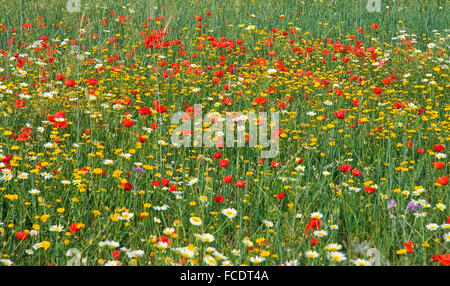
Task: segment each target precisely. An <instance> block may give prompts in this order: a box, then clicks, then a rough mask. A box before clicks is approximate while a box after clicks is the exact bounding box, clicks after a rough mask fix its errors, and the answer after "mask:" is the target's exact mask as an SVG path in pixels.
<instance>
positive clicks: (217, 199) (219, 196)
mask: <svg viewBox="0 0 450 286" xmlns="http://www.w3.org/2000/svg"><path fill="white" fill-rule="evenodd" d="M214 201H216V202H218V203H220V204H221V203H223V201H224V198H223V196H222V195H217V196H216V197H215V198H214Z"/></svg>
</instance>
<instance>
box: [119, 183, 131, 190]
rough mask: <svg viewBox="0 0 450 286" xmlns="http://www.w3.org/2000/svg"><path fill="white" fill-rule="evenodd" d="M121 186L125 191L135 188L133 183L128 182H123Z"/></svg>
mask: <svg viewBox="0 0 450 286" xmlns="http://www.w3.org/2000/svg"><path fill="white" fill-rule="evenodd" d="M120 187H121V188H123V189H124V190H125V191H130V190H132V189H133V185H132V184H130V183H128V182H126V183H121V184H120Z"/></svg>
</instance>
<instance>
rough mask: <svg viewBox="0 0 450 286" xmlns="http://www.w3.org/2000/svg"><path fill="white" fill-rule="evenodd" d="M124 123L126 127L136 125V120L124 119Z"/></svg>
mask: <svg viewBox="0 0 450 286" xmlns="http://www.w3.org/2000/svg"><path fill="white" fill-rule="evenodd" d="M122 124H123V126H125V127H131V126H133V125H134V121H133V120H130V119H124V120H122Z"/></svg>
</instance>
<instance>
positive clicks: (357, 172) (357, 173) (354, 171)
mask: <svg viewBox="0 0 450 286" xmlns="http://www.w3.org/2000/svg"><path fill="white" fill-rule="evenodd" d="M352 175H353V176H355V177H359V176H361V171H360V170H358V169H356V168H354V169H353V170H352Z"/></svg>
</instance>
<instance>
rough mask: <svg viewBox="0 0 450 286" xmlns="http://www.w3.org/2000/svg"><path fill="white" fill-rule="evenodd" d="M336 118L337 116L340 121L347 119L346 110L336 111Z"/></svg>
mask: <svg viewBox="0 0 450 286" xmlns="http://www.w3.org/2000/svg"><path fill="white" fill-rule="evenodd" d="M334 116H336V117H337V118H339V119H342V118H344V117H345V110H343V109H340V110H338V111H336V112H335V113H334Z"/></svg>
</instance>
